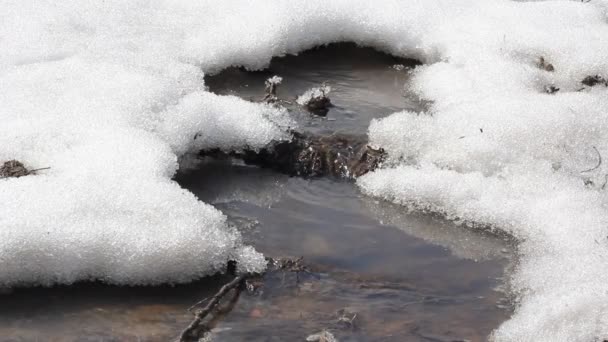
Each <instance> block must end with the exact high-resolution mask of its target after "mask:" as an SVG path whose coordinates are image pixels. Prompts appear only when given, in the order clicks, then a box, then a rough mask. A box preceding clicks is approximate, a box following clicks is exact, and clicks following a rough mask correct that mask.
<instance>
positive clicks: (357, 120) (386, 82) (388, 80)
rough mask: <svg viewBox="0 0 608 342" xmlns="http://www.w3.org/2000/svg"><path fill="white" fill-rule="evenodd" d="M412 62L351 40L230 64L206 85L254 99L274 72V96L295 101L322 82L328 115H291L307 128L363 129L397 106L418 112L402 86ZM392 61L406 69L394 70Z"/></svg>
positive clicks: (419, 106)
mask: <svg viewBox="0 0 608 342" xmlns="http://www.w3.org/2000/svg"><path fill="white" fill-rule="evenodd" d="M416 64H417V62H416V61H413V60H408V59H403V58H395V57H392V56H389V55H385V54H381V53H378V52H376V51H375V50H373V49H370V48H358V47H357V46H356V45H354V44H334V45H330V46H329V47H325V48H320V49H315V50H311V51H307V52H304V53H302V54H300V55H299V56H287V57H283V58H275V59H273V60H272V63H271V64H270V66H269V68H268V69H266V70H264V71H259V72H248V71H245V70H242V69H239V68H230V69H227V70H224V71H222V72H221V73H220V74H218V75H212V76H208V77H206V78H205V84H206V85H207V86H208V87H209V89H210V90H211V91H213V92H215V93H218V94H223V95H224V94H230V95H238V96H240V97H242V98H245V99H249V100H253V101H259V100H261V99H262V98H263V97H264V81H265V80H266V79H268V78H269V77H272V76H274V75H278V76H281V77H282V78H283V82H282V83H281V85H279V86H278V91H277V95H278V97H279V98H280V99H282V100H287V101H294V100H295V99H296V98H297V97H298V96H300V95H302V94H303V93H304V92H305V91H306V90H308V89H310V88H312V87H318V86H319V85H321V84H322V83H323V82H327V84H328V85H329V86H330V87H331V89H332V90H331V93H330V94H329V97H330V98H331V102H332V104H333V105H334V107H332V108H331V109H330V111H329V113H328V115H327V117H315V116H310V115H309V114H308V113H305V112H301V111H297V110H296V111H294V113H293V114H294V116H295V118H296V119H298V121H299V122H300V124H301V126H303V127H304V128H305V129H306V130H307V131H311V132H317V133H333V132H345V133H352V134H365V133H366V132H367V127H368V126H369V122H370V121H371V119H373V118H380V117H384V116H387V115H389V114H391V113H394V112H397V111H401V110H411V111H415V112H418V111H421V110H423V109H424V104H423V103H422V102H420V101H419V100H418V99H417V98H416V97H415V96H413V95H412V94H410V93H407V92H406V91H405V89H404V84H405V83H406V81H407V80H408V78H409V72H410V71H411V68H413V67H414V66H415V65H416ZM395 65H401V66H404V67H405V68H404V69H401V68H400V67H398V68H397V69H400V70H397V69H396V68H394V67H393V66H395ZM288 107H290V106H288ZM294 109H295V107H294Z"/></svg>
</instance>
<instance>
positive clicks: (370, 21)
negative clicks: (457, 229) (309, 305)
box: [0, 0, 608, 341]
mask: <svg viewBox="0 0 608 342" xmlns="http://www.w3.org/2000/svg"><path fill="white" fill-rule="evenodd" d="M2 8H3V10H2V11H0V43H1V44H0V45H1V46H2V49H0V123H1V124H0V161H3V160H9V159H17V160H20V161H22V162H24V163H25V164H26V166H28V167H29V168H39V167H47V166H49V167H51V169H50V170H47V171H43V172H40V175H37V176H28V177H22V178H18V179H4V180H0V203H2V205H0V266H1V267H0V286H14V285H16V284H24V283H26V284H31V283H41V284H53V283H58V282H59V283H71V282H74V281H77V280H83V279H102V280H104V281H107V282H112V283H120V284H156V283H161V282H185V281H189V280H191V279H194V278H197V277H200V276H202V275H205V274H209V273H211V272H214V271H216V270H218V269H221V268H222V267H224V265H225V262H226V260H227V259H229V258H237V259H238V260H239V261H240V262H241V265H243V267H245V268H248V269H251V270H259V269H261V268H262V267H263V259H262V257H261V255H259V254H258V253H256V252H255V251H253V249H252V248H250V247H247V246H243V244H242V243H241V241H240V236H239V234H238V233H237V232H236V231H235V230H234V229H231V228H230V227H229V226H228V225H227V223H226V218H225V217H224V215H222V214H221V213H220V212H219V211H217V210H216V209H214V208H212V207H210V206H208V205H206V204H204V203H201V202H200V201H197V200H196V198H194V196H193V195H192V194H190V193H188V192H187V191H184V190H183V189H180V188H179V186H178V185H176V184H175V183H174V182H173V181H172V180H171V177H172V176H173V175H174V173H175V171H176V169H177V167H178V164H177V160H178V158H179V157H181V156H182V155H184V154H186V153H188V152H192V151H196V150H197V149H200V148H210V147H219V148H225V149H230V148H239V147H245V146H248V147H253V148H256V147H261V146H263V145H265V144H266V143H268V142H269V141H270V140H272V139H284V138H286V135H285V133H284V132H285V130H286V127H288V126H290V125H291V126H292V125H293V123H292V122H291V121H290V120H289V118H288V116H287V114H286V113H285V112H283V111H281V110H278V109H274V108H273V107H270V106H267V105H262V104H252V103H248V102H246V101H243V100H240V99H238V98H235V97H229V96H228V97H223V96H216V95H213V94H210V93H208V92H206V91H205V89H204V85H203V80H202V77H203V73H213V72H218V71H219V70H221V69H223V68H225V67H228V66H232V65H242V66H245V67H247V68H250V69H260V68H263V67H264V66H266V65H267V64H268V63H269V61H270V59H271V58H272V57H273V56H280V55H284V54H287V53H297V52H300V51H303V50H305V49H308V48H311V47H314V46H317V45H321V44H327V43H331V42H338V41H351V42H355V43H358V44H361V45H365V46H371V47H375V48H377V49H379V50H382V51H386V52H388V53H392V54H394V55H399V56H407V57H413V58H418V59H420V60H421V61H423V62H425V63H427V65H426V66H423V67H419V68H417V70H416V73H415V76H414V79H413V81H412V84H411V85H410V86H408V88H410V89H412V90H413V91H414V92H415V93H416V94H418V95H419V96H420V97H421V98H423V99H425V100H429V101H432V102H431V105H430V108H429V111H428V112H427V113H409V112H402V113H396V114H393V115H392V116H390V117H388V118H386V119H384V120H380V121H375V122H373V123H372V124H371V126H370V138H371V141H372V142H373V143H374V144H375V145H379V146H382V147H384V148H385V149H386V150H387V151H388V152H389V154H390V157H391V160H390V162H389V166H390V167H389V168H387V169H384V170H379V171H377V172H374V173H372V174H369V175H366V176H364V177H362V178H361V179H360V180H359V181H358V184H359V185H360V187H361V189H362V190H363V191H364V192H365V193H367V194H369V195H372V196H376V197H380V198H384V199H387V200H390V201H393V202H396V203H399V204H403V205H405V206H407V207H410V208H415V209H416V210H421V209H422V210H430V211H436V212H442V213H444V214H445V215H447V217H449V218H452V219H457V220H462V221H466V222H469V223H471V224H475V225H477V226H490V227H493V229H499V230H502V231H505V232H507V233H509V234H511V235H513V236H514V237H515V238H517V239H518V240H519V241H521V243H520V247H519V253H520V260H521V262H520V265H519V266H518V268H517V270H516V272H515V273H514V274H513V276H512V280H511V286H512V288H513V289H514V291H515V294H516V295H517V297H518V298H519V301H520V303H519V306H518V308H517V310H516V312H515V314H514V315H513V317H512V318H511V319H510V320H509V321H507V322H506V323H504V324H503V325H502V326H501V327H500V328H498V329H497V331H496V332H495V333H494V334H493V337H492V338H493V339H495V340H497V341H594V340H600V341H601V340H602V339H604V338H608V324H607V323H608V322H606V317H608V315H607V313H608V292H607V291H606V286H605V284H607V283H608V282H607V280H608V279H606V278H607V277H608V276H607V275H606V274H608V273H607V272H606V271H605V270H606V269H608V267H607V266H608V261H607V257H608V255H607V252H606V251H607V248H608V246H607V243H608V239H607V236H608V210H607V204H608V197H607V195H606V193H608V190H606V189H602V184H603V180H604V177H605V176H604V175H605V174H607V173H608V163H602V164H601V165H600V166H599V167H598V168H595V169H593V170H591V171H588V172H582V171H586V170H589V169H592V168H594V166H595V165H596V163H597V160H598V154H597V153H596V149H597V151H599V153H600V154H601V155H603V156H608V136H607V135H608V133H607V132H608V127H607V125H608V120H607V119H608V117H607V116H608V90H607V89H606V88H605V87H599V86H596V87H593V88H589V89H583V90H581V91H578V90H579V89H580V88H581V87H582V86H581V84H580V81H581V80H582V79H583V78H584V77H585V76H589V75H595V74H602V75H604V76H607V75H606V74H607V73H608V16H607V12H608V11H607V9H608V3H607V2H606V1H605V0H593V1H591V2H586V3H582V2H574V1H572V2H571V1H542V2H530V3H522V2H510V1H502V0H450V1H447V0H445V1H442V0H436V1H428V0H425V1H422V0H420V1H416V0H411V1H406V0H404V1H391V0H386V1H350V0H333V1H320V0H306V1H297V0H296V1H275V2H262V1H258V2H244V1H237V0H227V1H221V2H220V1H192V0H181V1H180V0H176V1H162V0H148V1H135V0H134V1H118V0H106V1H103V2H92V1H88V2H76V1H63V2H57V1H43V0H35V1H33V0H32V1H27V0H25V1H23V0H20V1H16V0H5V1H4V2H3V3H2ZM541 56H542V57H544V58H545V59H546V60H547V62H549V63H551V64H553V65H554V67H555V71H554V72H548V71H545V70H542V69H540V68H538V67H537V65H536V64H537V62H538V59H539V58H540V57H541ZM547 85H554V86H556V87H559V88H560V91H559V92H557V93H556V94H553V95H549V94H546V93H545V92H544V89H545V88H546V86H547ZM606 158H608V157H606ZM585 182H586V183H587V184H588V185H585V184H584V183H585Z"/></svg>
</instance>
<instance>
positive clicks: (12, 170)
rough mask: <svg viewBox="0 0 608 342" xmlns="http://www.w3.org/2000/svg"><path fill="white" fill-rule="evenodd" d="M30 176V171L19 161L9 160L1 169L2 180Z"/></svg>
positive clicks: (0, 176)
mask: <svg viewBox="0 0 608 342" xmlns="http://www.w3.org/2000/svg"><path fill="white" fill-rule="evenodd" d="M29 174H30V171H29V170H28V169H27V168H26V167H25V165H23V163H21V162H20V161H17V160H9V161H7V162H4V164H2V167H0V178H10V177H15V178H17V177H23V176H27V175H29Z"/></svg>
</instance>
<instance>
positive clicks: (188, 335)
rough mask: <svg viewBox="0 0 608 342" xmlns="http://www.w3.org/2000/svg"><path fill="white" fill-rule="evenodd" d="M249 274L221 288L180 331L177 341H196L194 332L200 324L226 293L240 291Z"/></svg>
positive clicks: (239, 276)
mask: <svg viewBox="0 0 608 342" xmlns="http://www.w3.org/2000/svg"><path fill="white" fill-rule="evenodd" d="M250 276H251V274H250V273H245V274H240V275H238V276H236V277H234V279H232V281H230V282H229V283H228V284H225V285H224V286H222V288H221V289H220V290H219V291H218V292H217V293H216V294H215V295H214V296H213V297H212V298H211V299H210V300H209V303H207V305H206V306H205V307H204V308H203V309H202V310H201V311H199V312H197V313H196V315H195V316H194V320H193V321H192V322H191V323H190V325H189V326H188V327H187V328H186V329H184V330H183V331H182V333H181V334H180V338H179V341H180V342H189V341H193V340H194V341H195V340H197V336H195V333H196V331H197V330H198V329H199V328H200V327H201V322H202V321H203V319H205V317H207V315H209V313H210V312H211V311H212V310H213V309H214V308H215V307H216V306H217V305H218V304H219V302H220V300H221V299H222V298H223V297H224V296H225V295H226V294H227V293H228V292H230V290H233V289H237V291H240V289H242V288H243V287H244V285H245V280H247V278H248V277H250Z"/></svg>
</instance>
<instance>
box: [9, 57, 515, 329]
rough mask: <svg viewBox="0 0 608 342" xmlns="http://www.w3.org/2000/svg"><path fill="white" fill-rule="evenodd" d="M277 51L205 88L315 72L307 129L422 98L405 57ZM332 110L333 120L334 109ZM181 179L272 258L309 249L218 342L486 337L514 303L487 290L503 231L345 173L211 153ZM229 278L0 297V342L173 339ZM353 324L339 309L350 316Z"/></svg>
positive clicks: (500, 264)
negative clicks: (285, 172)
mask: <svg viewBox="0 0 608 342" xmlns="http://www.w3.org/2000/svg"><path fill="white" fill-rule="evenodd" d="M300 57H301V58H295V57H288V58H284V59H276V60H275V61H274V62H273V63H272V65H271V71H269V72H257V73H247V72H244V71H240V70H238V69H230V70H229V71H227V72H226V73H222V74H220V75H217V76H215V77H211V78H208V79H207V84H208V85H209V86H210V88H211V90H212V91H216V92H218V93H230V92H235V93H236V94H238V95H239V96H243V97H254V98H261V97H262V96H263V84H264V80H265V79H266V78H267V77H268V76H269V75H274V74H279V75H280V76H283V77H284V84H283V85H282V86H281V87H280V88H279V93H278V95H279V96H280V97H283V98H290V97H293V96H296V95H299V94H301V93H302V92H304V91H305V90H306V89H307V88H309V87H311V86H314V85H317V84H318V83H320V82H322V81H329V83H330V84H331V85H332V86H333V88H334V92H333V93H332V94H333V95H332V96H333V102H334V103H335V104H336V107H335V108H332V109H331V111H330V112H329V114H328V119H324V118H313V117H311V116H308V114H306V113H301V112H297V113H294V115H297V116H299V119H300V120H301V122H302V125H303V126H304V129H307V130H311V131H315V132H326V131H336V130H347V131H348V132H349V133H353V132H354V133H364V132H365V129H366V127H367V125H368V123H369V120H370V118H372V117H379V116H383V115H387V114H389V113H390V112H393V111H396V110H400V109H412V110H418V109H420V104H418V103H416V101H415V100H413V99H411V98H410V99H408V98H404V97H403V96H402V94H403V91H402V89H403V83H404V82H405V81H406V80H407V77H408V75H407V72H405V71H399V70H395V69H392V68H390V66H391V65H393V64H395V63H404V62H403V61H398V60H395V59H394V58H392V57H388V56H386V55H382V54H379V53H376V52H373V50H369V49H355V48H354V47H353V46H350V45H340V46H337V47H331V48H329V49H320V50H315V51H313V52H309V53H304V54H303V56H300ZM334 119H335V121H332V120H334ZM177 181H178V182H179V183H180V184H181V185H182V186H183V187H184V188H187V189H189V190H190V191H192V192H194V193H195V194H196V195H197V196H199V197H200V198H201V199H202V200H204V201H206V202H209V203H212V204H214V205H215V206H216V207H218V208H219V209H220V210H222V211H223V212H225V213H226V214H227V215H228V217H229V220H230V222H232V223H233V224H234V225H235V226H237V227H238V228H239V229H240V230H241V231H242V232H243V235H244V238H245V239H246V240H247V243H249V244H252V245H253V246H255V247H256V248H257V249H258V250H259V251H261V252H263V253H266V254H267V255H270V256H274V257H278V256H304V257H305V260H306V261H307V263H309V264H310V265H311V268H312V270H313V271H314V274H315V276H311V275H301V277H300V280H299V281H296V279H295V276H294V275H293V274H288V275H286V276H283V275H282V274H278V273H274V274H270V275H267V276H266V279H265V286H264V288H263V289H262V290H261V291H259V292H257V293H255V294H243V295H242V296H241V297H240V299H239V301H238V303H237V305H236V307H235V308H234V310H233V311H232V312H231V313H230V314H229V315H228V316H227V317H225V319H224V320H222V321H221V322H220V323H219V325H218V326H217V327H216V329H214V340H215V341H303V340H304V339H305V338H306V336H308V335H310V334H313V333H316V332H319V331H321V330H323V329H329V330H330V331H332V333H333V334H334V335H335V336H336V337H337V338H338V339H339V340H340V341H463V340H469V341H484V340H485V339H486V338H487V336H488V334H489V333H490V332H491V331H492V330H493V329H494V328H496V327H497V326H498V325H499V324H500V323H501V322H502V321H504V320H506V318H507V317H508V315H509V314H510V310H511V309H510V307H508V306H506V307H505V306H504V305H499V304H500V303H502V295H503V294H502V293H501V292H498V291H496V290H495V288H496V287H498V286H500V284H501V283H502V281H501V278H502V277H503V270H504V269H505V267H506V266H507V265H508V263H509V260H510V257H509V253H510V251H511V248H510V245H509V242H508V241H504V240H502V239H501V238H498V237H494V236H488V235H484V234H480V233H477V232H473V231H469V230H466V229H464V228H462V227H458V226H455V225H454V224H451V223H448V222H443V221H441V220H438V219H435V218H431V217H427V216H424V215H415V214H406V213H404V212H403V208H399V207H396V206H393V205H390V204H388V203H384V202H378V201H375V200H373V199H370V198H366V197H362V196H361V195H360V194H359V192H358V191H357V189H356V187H355V185H354V184H352V183H347V182H336V181H332V180H327V179H318V180H304V179H299V178H289V177H286V176H282V175H277V174H275V173H273V172H271V171H268V170H262V169H257V168H253V167H248V166H243V165H236V164H232V163H231V162H226V161H224V162H206V163H203V164H202V165H201V166H200V168H199V169H197V170H194V171H190V172H188V173H184V174H180V175H179V176H178V177H177ZM168 229H169V228H168ZM227 280H228V279H227V278H225V277H221V276H217V277H211V278H207V279H203V280H201V281H198V282H195V283H192V284H189V285H180V286H176V287H171V286H163V287H147V288H142V287H137V288H128V287H113V286H105V285H101V284H79V285H76V286H63V287H55V288H51V289H40V288H32V289H17V290H15V291H14V292H13V293H11V294H0V301H1V303H2V306H0V341H169V340H172V339H174V338H175V337H176V336H178V334H179V332H180V331H181V330H182V329H183V328H184V327H185V326H187V325H188V323H189V322H190V320H191V319H192V315H191V314H190V313H188V312H187V309H188V307H190V306H191V305H192V304H193V303H195V302H197V301H199V300H200V299H202V298H206V297H209V296H210V295H212V294H213V293H214V292H215V291H217V290H218V289H219V287H220V286H221V285H222V283H224V282H226V281H227ZM355 315H356V318H355V319H354V320H353V322H352V324H347V323H345V322H344V321H342V322H340V320H339V318H340V317H341V316H345V317H348V318H352V317H355Z"/></svg>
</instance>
